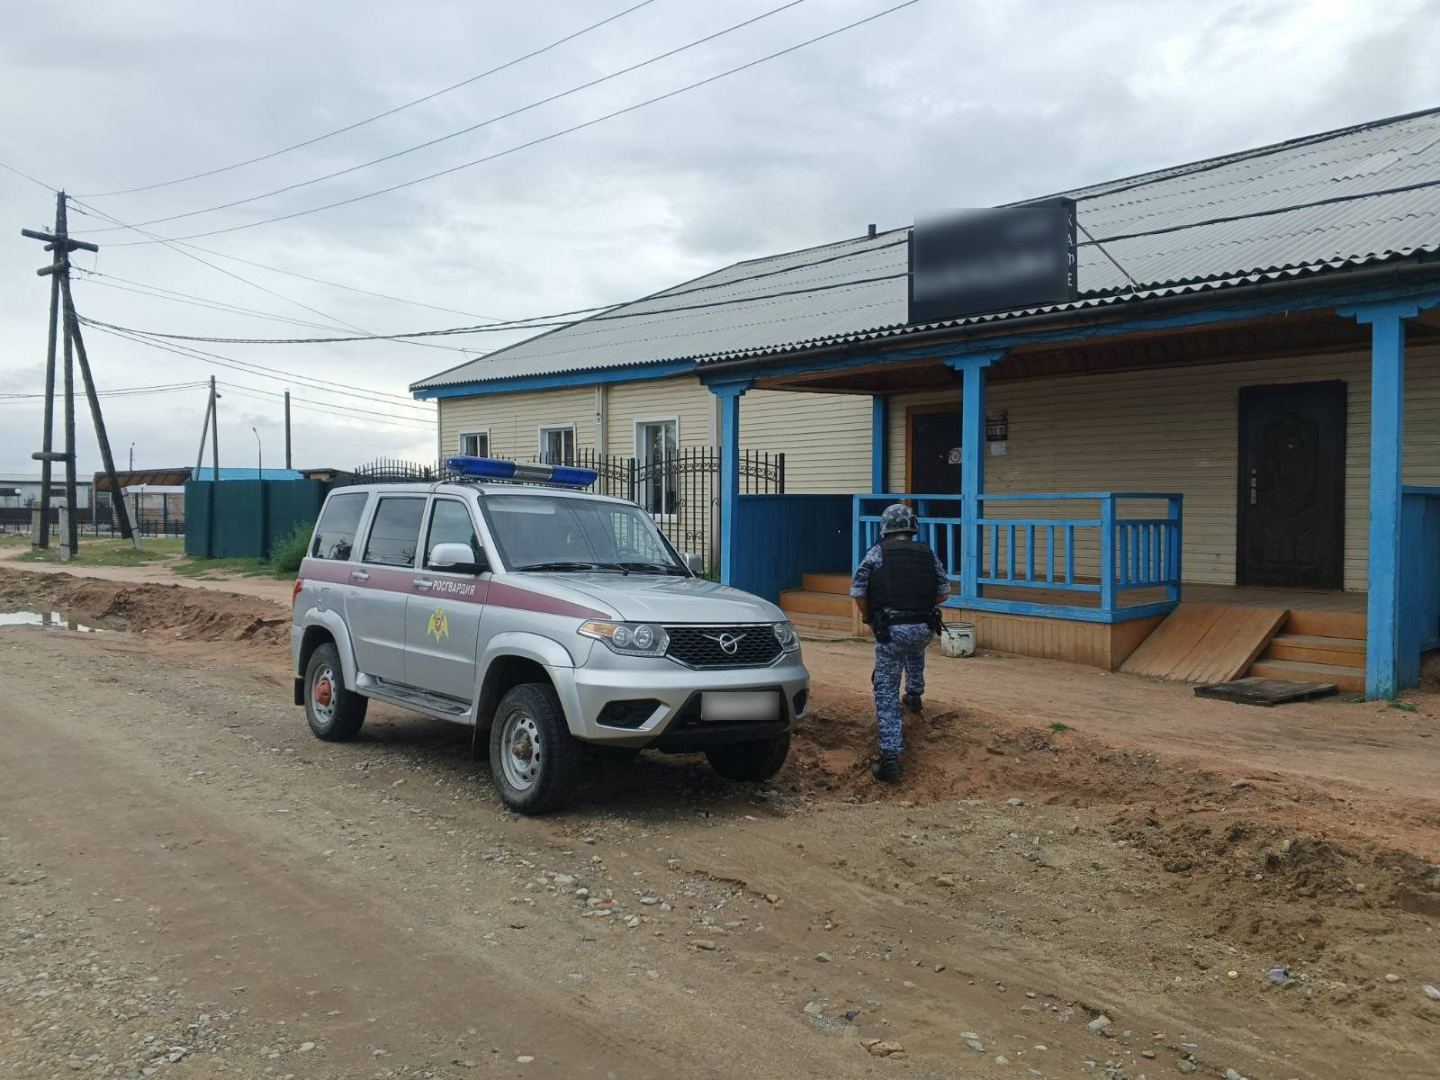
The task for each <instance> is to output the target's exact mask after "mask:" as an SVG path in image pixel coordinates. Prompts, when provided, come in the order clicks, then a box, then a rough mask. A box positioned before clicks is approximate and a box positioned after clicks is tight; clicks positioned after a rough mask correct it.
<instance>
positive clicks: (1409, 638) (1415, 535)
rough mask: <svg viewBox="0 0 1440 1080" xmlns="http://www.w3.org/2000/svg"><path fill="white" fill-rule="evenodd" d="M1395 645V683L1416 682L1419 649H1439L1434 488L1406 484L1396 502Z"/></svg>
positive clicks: (1439, 523)
mask: <svg viewBox="0 0 1440 1080" xmlns="http://www.w3.org/2000/svg"><path fill="white" fill-rule="evenodd" d="M1399 575H1400V650H1399V656H1397V657H1396V661H1395V683H1396V688H1397V689H1400V690H1404V689H1408V688H1409V687H1412V686H1419V685H1420V658H1421V654H1423V653H1426V652H1429V651H1430V650H1432V649H1436V648H1440V488H1417V487H1407V488H1405V489H1404V492H1403V494H1402V495H1401V502H1400V565H1399Z"/></svg>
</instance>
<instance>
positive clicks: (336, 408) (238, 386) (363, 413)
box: [219, 379, 434, 431]
mask: <svg viewBox="0 0 1440 1080" xmlns="http://www.w3.org/2000/svg"><path fill="white" fill-rule="evenodd" d="M219 385H220V386H224V387H229V388H230V389H232V390H249V391H251V392H252V393H254V394H263V395H265V396H266V397H267V398H271V399H274V400H276V401H283V400H285V395H284V394H281V393H277V392H275V391H274V390H262V389H260V388H259V387H255V386H245V385H244V384H243V383H232V382H226V381H224V380H223V379H222V380H220V381H219ZM290 400H291V401H295V402H300V403H302V404H305V405H310V406H313V407H314V408H316V409H323V410H326V411H328V412H333V413H335V414H337V415H345V416H355V417H363V418H367V419H368V418H370V417H379V418H381V419H383V420H393V421H395V422H396V424H413V425H414V426H415V427H416V429H417V430H423V431H433V430H434V425H433V424H426V423H423V422H419V421H414V420H407V419H405V418H404V417H398V416H395V415H393V414H391V413H382V412H376V411H374V410H373V409H355V408H350V407H349V406H344V405H332V404H330V403H329V402H328V401H315V400H314V399H313V398H302V397H296V396H295V395H293V394H292V395H291V396H290Z"/></svg>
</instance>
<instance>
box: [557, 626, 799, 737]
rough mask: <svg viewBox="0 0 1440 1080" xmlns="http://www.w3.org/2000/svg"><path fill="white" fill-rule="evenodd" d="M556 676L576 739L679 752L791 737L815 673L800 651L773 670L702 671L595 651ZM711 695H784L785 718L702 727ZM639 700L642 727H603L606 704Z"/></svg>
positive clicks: (787, 654)
mask: <svg viewBox="0 0 1440 1080" xmlns="http://www.w3.org/2000/svg"><path fill="white" fill-rule="evenodd" d="M551 676H552V677H553V678H554V680H555V688H556V691H557V692H558V693H559V695H560V702H561V704H562V705H563V706H564V709H565V719H566V723H567V724H568V726H569V728H570V733H571V734H572V735H574V736H575V737H576V738H579V739H584V740H585V741H587V742H596V743H605V744H607V745H612V746H635V747H640V746H651V745H653V746H656V747H658V748H659V749H674V750H682V749H683V750H699V749H703V748H704V747H706V746H710V745H716V744H719V743H725V742H735V741H739V740H741V739H747V738H764V737H766V736H769V735H776V734H779V733H780V732H783V731H788V730H789V729H790V728H791V727H792V726H793V725H794V723H795V721H796V720H798V719H800V717H801V716H803V715H804V712H805V706H806V704H807V699H808V697H809V691H810V673H809V672H808V671H806V670H805V665H804V663H803V662H802V661H801V659H800V653H799V652H793V653H786V654H785V655H784V656H782V657H781V658H780V660H778V661H777V662H776V663H774V664H772V665H770V666H769V667H762V668H725V669H715V670H697V669H693V668H687V667H682V666H681V665H679V664H676V663H674V662H672V661H669V660H663V659H647V658H630V657H620V656H616V655H614V654H613V653H610V652H609V650H608V649H605V648H604V647H600V648H596V649H594V650H592V652H591V654H590V662H589V663H588V664H586V665H585V666H584V667H580V668H567V669H552V670H551ZM707 690H773V691H775V692H777V693H778V694H779V695H780V715H779V718H778V719H776V720H771V721H766V722H761V723H746V722H744V721H741V722H734V723H717V722H713V721H711V722H706V721H701V720H700V695H701V693H703V692H704V691H707ZM636 701H643V702H645V703H646V705H645V706H644V708H643V709H642V710H640V711H641V712H642V713H643V714H644V716H645V718H644V720H643V721H642V722H640V723H638V724H635V725H634V726H627V727H617V726H613V725H611V724H607V723H605V722H603V716H602V714H604V713H605V711H606V706H607V705H610V704H611V703H612V702H636ZM651 703H653V708H652V706H651ZM672 728H673V729H674V730H673V731H672Z"/></svg>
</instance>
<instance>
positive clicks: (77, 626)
mask: <svg viewBox="0 0 1440 1080" xmlns="http://www.w3.org/2000/svg"><path fill="white" fill-rule="evenodd" d="M6 626H38V627H40V628H41V629H44V630H74V631H75V632H76V633H80V634H101V633H104V632H105V631H104V628H103V627H99V626H86V625H85V624H84V623H81V622H76V621H75V620H74V619H72V618H70V617H69V616H68V615H66V614H65V613H64V612H63V611H50V612H44V611H0V628H3V627H6Z"/></svg>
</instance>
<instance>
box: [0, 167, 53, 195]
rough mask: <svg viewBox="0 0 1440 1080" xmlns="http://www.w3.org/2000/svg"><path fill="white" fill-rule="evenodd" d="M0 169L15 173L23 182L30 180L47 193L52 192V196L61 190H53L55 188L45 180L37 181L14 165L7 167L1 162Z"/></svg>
mask: <svg viewBox="0 0 1440 1080" xmlns="http://www.w3.org/2000/svg"><path fill="white" fill-rule="evenodd" d="M0 169H4V170H5V171H6V172H12V173H14V174H15V175H16V176H18V177H20V178H21V179H22V180H29V181H30V182H31V183H32V184H39V185H40V186H41V187H43V188H44V189H45V190H46V191H48V192H50V193H51V194H52V195H53V194H55V193H56V192H57V191H59V190H60V189H59V188H53V187H51V186H50V185H49V184H47V183H45V181H44V180H37V179H35V177H33V176H31V175H30V174H29V173H27V172H21V171H20V170H19V169H17V168H16V167H15V166H14V165H7V164H5V162H3V161H0Z"/></svg>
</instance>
